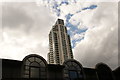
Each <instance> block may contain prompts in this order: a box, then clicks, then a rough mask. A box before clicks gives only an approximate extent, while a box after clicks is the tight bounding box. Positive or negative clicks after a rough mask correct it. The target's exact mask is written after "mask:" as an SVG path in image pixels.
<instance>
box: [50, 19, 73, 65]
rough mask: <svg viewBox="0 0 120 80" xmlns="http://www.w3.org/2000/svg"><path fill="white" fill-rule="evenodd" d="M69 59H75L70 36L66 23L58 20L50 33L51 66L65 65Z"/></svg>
mask: <svg viewBox="0 0 120 80" xmlns="http://www.w3.org/2000/svg"><path fill="white" fill-rule="evenodd" d="M67 59H73V53H72V48H71V41H70V36H69V35H68V34H67V29H66V27H65V26H64V21H63V20H62V19H58V20H57V21H56V23H55V25H54V26H53V27H52V29H51V31H50V33H49V53H48V63H49V64H63V62H64V61H65V60H67Z"/></svg>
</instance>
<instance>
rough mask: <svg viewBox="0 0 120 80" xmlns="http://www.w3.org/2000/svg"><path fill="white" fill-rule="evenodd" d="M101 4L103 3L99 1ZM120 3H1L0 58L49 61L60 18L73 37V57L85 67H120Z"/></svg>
mask: <svg viewBox="0 0 120 80" xmlns="http://www.w3.org/2000/svg"><path fill="white" fill-rule="evenodd" d="M98 1H99V0H98ZM117 4H118V3H117V2H80V1H79V0H59V1H57V0H37V1H36V2H34V1H31V2H2V3H1V2H0V6H1V7H0V15H2V16H0V19H1V21H0V24H1V25H0V58H5V59H14V60H22V59H23V58H24V57H25V56H27V55H29V54H38V55H40V56H42V57H44V58H45V59H46V60H47V53H48V52H49V41H48V39H49V37H48V34H49V31H50V30H51V28H52V26H53V25H54V24H55V21H56V20H57V19H58V18H60V19H63V20H64V21H65V26H66V27H67V30H68V34H69V35H70V37H71V44H72V50H73V55H74V58H75V59H76V60H78V61H79V62H80V63H81V64H82V65H83V66H84V67H92V68H94V67H95V65H96V64H97V63H99V62H103V63H106V64H107V65H109V66H110V67H111V68H112V69H115V68H116V67H118V35H117V34H118V25H117V24H118V5H117Z"/></svg>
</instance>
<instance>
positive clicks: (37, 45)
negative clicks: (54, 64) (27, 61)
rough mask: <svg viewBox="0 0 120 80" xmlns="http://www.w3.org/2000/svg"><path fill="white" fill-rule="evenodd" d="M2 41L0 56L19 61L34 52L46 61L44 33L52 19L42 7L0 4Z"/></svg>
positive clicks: (46, 47)
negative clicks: (1, 6) (0, 7)
mask: <svg viewBox="0 0 120 80" xmlns="http://www.w3.org/2000/svg"><path fill="white" fill-rule="evenodd" d="M2 11H3V12H2V13H3V15H2V16H3V17H2V18H3V19H2V23H3V24H2V26H3V31H4V35H3V41H2V43H0V47H1V48H0V54H1V55H0V57H1V58H10V59H17V60H22V59H23V58H24V57H25V56H26V55H27V54H30V53H37V54H39V55H41V56H43V57H44V58H45V59H46V58H47V57H46V56H47V53H48V51H49V50H48V34H49V31H50V29H51V27H52V25H53V24H54V23H55V20H56V17H55V16H54V15H52V14H51V11H50V10H49V8H47V7H45V6H44V5H39V6H37V5H36V3H34V2H29V3H4V4H3V10H2Z"/></svg>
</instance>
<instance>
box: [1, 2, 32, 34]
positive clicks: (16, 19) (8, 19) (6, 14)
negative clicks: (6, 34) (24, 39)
mask: <svg viewBox="0 0 120 80" xmlns="http://www.w3.org/2000/svg"><path fill="white" fill-rule="evenodd" d="M17 4H18V3H17ZM17 4H16V6H12V5H14V4H13V3H5V4H3V6H2V26H3V27H4V28H5V27H7V28H10V29H19V28H20V27H21V26H22V25H24V30H25V31H27V32H28V31H29V29H30V28H31V27H32V26H33V24H34V21H33V19H32V18H31V17H30V16H29V15H28V14H27V12H26V11H25V10H24V9H23V8H22V6H23V5H21V8H19V6H17Z"/></svg>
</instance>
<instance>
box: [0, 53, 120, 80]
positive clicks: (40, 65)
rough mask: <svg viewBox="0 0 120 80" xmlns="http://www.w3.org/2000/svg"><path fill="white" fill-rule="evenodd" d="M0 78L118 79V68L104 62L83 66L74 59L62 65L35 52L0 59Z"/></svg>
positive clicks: (21, 79) (15, 79)
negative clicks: (20, 59) (50, 62)
mask: <svg viewBox="0 0 120 80" xmlns="http://www.w3.org/2000/svg"><path fill="white" fill-rule="evenodd" d="M1 63H2V79H1V80H120V77H119V76H118V75H119V74H120V70H119V69H120V68H118V69H116V70H114V71H112V70H111V69H110V68H109V67H108V66H107V65H106V64H104V63H99V64H97V65H96V67H95V68H94V69H92V68H85V67H83V66H82V65H81V64H80V63H79V62H78V61H76V60H74V59H69V60H66V61H65V62H64V63H63V65H59V64H48V63H47V61H46V60H45V59H44V58H43V57H41V56H39V55H36V54H31V55H28V56H26V57H25V58H24V59H23V60H22V61H16V60H8V59H1Z"/></svg>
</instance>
